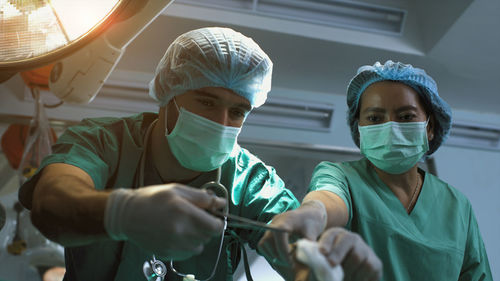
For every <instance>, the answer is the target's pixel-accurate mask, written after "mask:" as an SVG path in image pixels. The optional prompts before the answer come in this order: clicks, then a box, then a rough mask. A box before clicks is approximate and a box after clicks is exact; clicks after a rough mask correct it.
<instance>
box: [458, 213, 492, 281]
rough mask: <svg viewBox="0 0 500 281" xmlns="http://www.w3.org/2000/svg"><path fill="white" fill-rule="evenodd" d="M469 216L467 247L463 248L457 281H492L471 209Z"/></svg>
mask: <svg viewBox="0 0 500 281" xmlns="http://www.w3.org/2000/svg"><path fill="white" fill-rule="evenodd" d="M469 209H470V216H469V229H468V233H467V242H466V243H467V245H466V246H465V254H464V261H463V264H462V270H461V272H460V278H459V281H476V280H484V281H492V280H493V277H492V276H491V270H490V264H489V262H488V256H487V255H486V249H485V247H484V243H483V239H482V238H481V233H480V232H479V227H478V225H477V222H476V217H475V215H474V212H473V210H472V208H469Z"/></svg>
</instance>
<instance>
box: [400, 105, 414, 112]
mask: <svg viewBox="0 0 500 281" xmlns="http://www.w3.org/2000/svg"><path fill="white" fill-rule="evenodd" d="M412 110H413V111H418V108H417V107H416V106H414V105H405V106H402V107H400V108H398V109H396V112H398V113H399V112H404V111H412Z"/></svg>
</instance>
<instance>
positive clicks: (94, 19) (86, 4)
mask: <svg viewBox="0 0 500 281" xmlns="http://www.w3.org/2000/svg"><path fill="white" fill-rule="evenodd" d="M119 2H120V0H82V1H74V0H72V1H68V0H0V62H1V63H14V62H17V61H23V60H29V59H31V58H35V57H39V56H42V55H45V54H47V53H50V52H52V51H54V50H57V49H59V48H61V47H64V46H66V45H68V44H70V43H72V42H73V41H75V40H77V39H79V38H81V37H83V36H84V35H85V34H87V33H88V32H89V31H91V30H92V29H93V28H94V27H95V26H97V25H98V24H99V23H101V22H102V21H103V20H104V19H106V17H107V15H109V14H110V13H111V12H112V11H113V10H114V8H115V7H116V6H117V4H118V3H119Z"/></svg>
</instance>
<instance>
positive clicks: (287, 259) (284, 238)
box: [258, 200, 327, 275]
mask: <svg viewBox="0 0 500 281" xmlns="http://www.w3.org/2000/svg"><path fill="white" fill-rule="evenodd" d="M326 219H327V214H326V209H325V206H324V205H323V203H321V202H320V201H317V200H310V201H306V202H304V203H302V205H301V206H300V207H299V208H297V209H295V210H292V211H288V212H285V213H282V214H279V215H276V216H275V217H274V218H273V221H272V222H271V225H273V226H277V227H280V228H284V229H288V230H290V232H292V233H293V234H296V235H297V236H299V237H303V238H306V239H309V240H312V241H316V239H317V238H318V236H319V235H320V234H321V232H322V231H323V230H324V228H325V226H326ZM289 236H290V235H289V233H285V232H273V231H267V232H266V233H265V234H264V236H263V237H262V239H261V240H260V241H259V244H258V249H259V252H260V253H261V254H262V255H263V256H264V257H266V258H267V259H268V260H269V261H271V263H272V264H273V265H276V264H277V265H279V266H281V267H285V268H289V269H291V268H292V267H293V265H294V262H293V257H292V256H291V255H290V250H291V249H290V245H289V244H290V241H289V239H290V237H289ZM280 273H282V275H283V272H280Z"/></svg>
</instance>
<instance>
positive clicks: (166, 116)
mask: <svg viewBox="0 0 500 281" xmlns="http://www.w3.org/2000/svg"><path fill="white" fill-rule="evenodd" d="M172 100H173V101H174V104H175V108H177V112H178V113H179V114H180V113H181V110H180V108H179V106H178V105H177V102H176V101H175V97H173V98H172ZM167 120H168V109H167V106H165V132H166V134H165V135H169V134H170V133H172V132H169V131H168V122H167ZM174 128H175V126H174ZM173 130H174V129H172V131H173Z"/></svg>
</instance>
